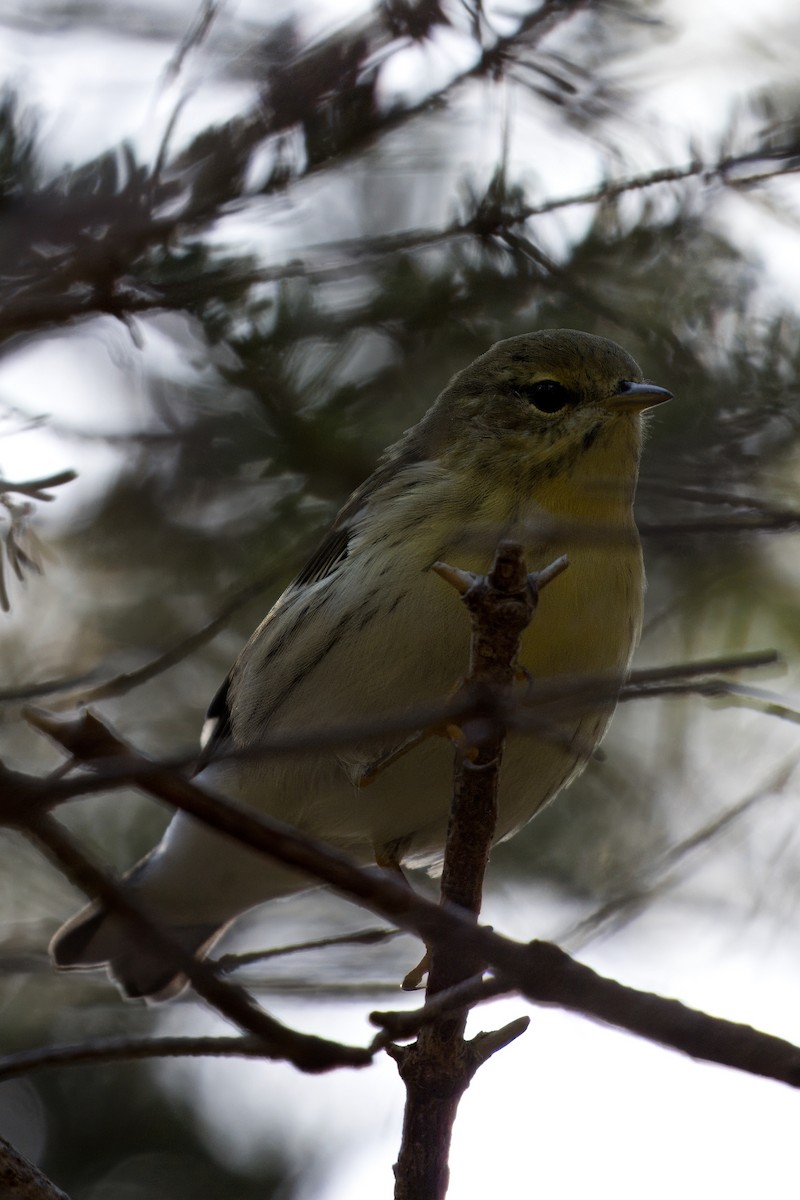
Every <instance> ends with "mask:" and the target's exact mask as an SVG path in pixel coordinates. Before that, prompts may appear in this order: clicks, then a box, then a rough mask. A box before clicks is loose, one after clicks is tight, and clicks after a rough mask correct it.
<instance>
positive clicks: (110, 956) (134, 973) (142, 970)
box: [50, 903, 226, 1001]
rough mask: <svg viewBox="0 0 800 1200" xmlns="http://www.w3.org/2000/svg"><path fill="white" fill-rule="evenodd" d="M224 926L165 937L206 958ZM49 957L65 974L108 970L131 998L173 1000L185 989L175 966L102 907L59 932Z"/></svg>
mask: <svg viewBox="0 0 800 1200" xmlns="http://www.w3.org/2000/svg"><path fill="white" fill-rule="evenodd" d="M225 928H226V926H225V925H220V926H215V925H210V924H208V925H184V926H170V927H169V929H168V930H166V932H169V935H170V937H172V938H173V939H174V940H175V941H177V942H178V943H179V944H180V945H181V946H182V947H183V949H184V950H187V951H188V952H189V953H190V954H193V955H195V956H196V957H197V958H202V957H204V956H205V955H206V954H207V953H208V952H209V950H210V949H211V947H212V946H213V945H214V943H215V942H216V941H217V939H218V938H219V937H221V936H222V934H223V933H224V931H225ZM50 956H51V958H52V960H53V962H54V964H55V965H56V966H57V967H59V968H61V969H62V970H71V971H81V970H83V971H91V970H97V969H99V968H101V967H105V968H106V971H107V972H108V975H109V977H110V978H111V979H113V981H114V982H115V983H116V984H117V986H118V987H119V988H120V989H121V991H122V992H123V993H124V994H125V995H126V996H129V997H131V998H133V997H144V998H146V999H148V1000H153V1001H155V1000H171V999H172V998H173V997H174V996H177V995H178V994H179V992H181V991H182V990H183V988H184V987H185V986H186V983H187V980H186V976H185V975H183V974H182V973H181V972H180V971H176V970H175V963H174V961H170V959H169V957H168V956H167V955H166V954H162V953H159V952H158V951H157V950H156V949H155V948H154V947H152V946H149V945H148V944H147V940H146V935H143V936H139V935H138V934H137V933H136V932H135V931H134V930H133V929H131V927H130V925H129V924H128V923H127V922H126V921H124V920H123V918H121V917H119V916H117V915H115V914H114V913H111V912H109V911H108V909H106V908H104V907H103V906H102V905H100V904H98V903H94V904H89V905H87V906H86V908H83V909H81V911H80V912H78V913H76V914H75V916H74V917H72V918H71V919H70V920H69V921H67V923H66V924H65V925H62V927H61V928H60V929H59V930H58V932H57V933H56V935H55V936H54V938H53V940H52V941H51V943H50Z"/></svg>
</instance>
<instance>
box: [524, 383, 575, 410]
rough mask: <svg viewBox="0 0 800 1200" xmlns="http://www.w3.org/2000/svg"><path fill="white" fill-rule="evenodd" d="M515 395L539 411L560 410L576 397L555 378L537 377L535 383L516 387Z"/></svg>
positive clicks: (571, 402)
mask: <svg viewBox="0 0 800 1200" xmlns="http://www.w3.org/2000/svg"><path fill="white" fill-rule="evenodd" d="M517 395H518V396H519V397H520V399H522V400H527V401H528V403H529V404H532V405H533V407H534V408H538V410H539V412H545V413H556V412H560V411H561V409H562V408H566V407H567V405H568V404H574V403H575V399H576V397H575V393H574V392H571V391H570V390H569V388H565V387H564V385H563V383H557V382H556V380H555V379H539V380H537V382H536V383H528V384H525V386H524V387H521V388H518V389H517Z"/></svg>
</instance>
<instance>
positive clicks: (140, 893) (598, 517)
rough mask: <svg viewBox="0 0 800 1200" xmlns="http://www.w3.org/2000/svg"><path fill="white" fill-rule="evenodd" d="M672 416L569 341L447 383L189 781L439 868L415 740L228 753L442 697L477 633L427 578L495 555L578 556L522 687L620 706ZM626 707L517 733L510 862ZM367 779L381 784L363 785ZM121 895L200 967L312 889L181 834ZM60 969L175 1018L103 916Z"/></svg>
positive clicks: (504, 813)
mask: <svg viewBox="0 0 800 1200" xmlns="http://www.w3.org/2000/svg"><path fill="white" fill-rule="evenodd" d="M670 397H671V394H670V392H668V391H667V390H666V389H664V388H662V387H657V386H655V385H653V384H650V383H645V382H644V381H643V375H642V372H641V371H640V369H639V367H638V366H637V364H636V363H635V362H634V360H633V359H632V358H631V357H630V355H629V354H627V353H626V352H625V351H624V350H623V349H621V348H620V347H619V346H617V345H616V344H615V343H614V342H611V341H608V340H607V339H606V338H602V337H595V336H593V335H590V334H587V333H580V332H577V331H575V330H570V329H548V330H543V331H540V332H537V333H530V334H525V335H523V336H521V337H512V338H509V339H507V340H506V341H501V342H498V343H497V344H496V345H494V346H493V347H492V348H491V349H490V350H489V351H488V352H487V353H485V354H483V355H481V357H480V358H478V359H476V360H475V362H473V363H472V364H471V365H470V366H468V367H466V368H465V369H464V370H462V371H460V372H459V373H458V374H456V375H455V376H454V377H453V378H452V379H451V381H450V383H449V384H448V386H447V387H446V388H445V390H444V391H443V392H442V393H441V395H440V396H439V398H438V399H437V400H436V402H435V403H434V404H433V406H432V407H431V408H430V409H429V410H428V412H427V413H426V414H425V415H424V416H423V417H422V419H421V420H420V421H419V422H418V423H417V424H416V425H415V426H413V428H411V429H409V430H408V431H407V432H406V433H405V434H404V435H403V436H402V437H401V438H400V440H399V441H398V442H396V443H395V444H394V445H393V446H391V447H390V448H389V449H388V450H387V451H386V453H385V454H384V456H383V457H382V459H381V460H380V462H379V464H378V466H377V468H376V470H375V471H374V472H373V474H372V475H371V476H370V477H369V478H368V479H367V480H366V482H365V483H363V484H362V485H361V487H359V488H358V489H357V490H356V491H355V492H354V493H353V495H352V496H351V497H350V499H349V500H348V501H347V503H346V504H345V506H344V507H343V508H342V510H341V512H340V513H339V515H338V516H337V518H336V520H335V522H334V524H333V526H332V528H331V530H330V532H329V533H328V534H327V536H326V537H325V538H324V539H323V541H322V542H321V543H320V545H319V547H318V548H317V550H316V551H315V553H314V554H313V555H312V556H311V558H310V559H309V561H308V563H307V564H306V566H305V567H304V568H303V569H302V570H301V572H300V574H299V575H298V576H297V578H296V579H295V580H294V582H293V583H292V584H291V585H290V586H289V587H288V588H287V589H286V591H285V592H284V593H283V595H282V596H281V597H280V599H279V600H278V601H277V602H276V603H275V604H274V605H273V607H272V609H271V610H270V611H269V612H268V614H267V616H266V617H265V618H264V620H263V621H262V623H261V625H260V626H259V627H258V629H257V630H256V631H255V633H254V634H253V636H252V637H251V638H250V641H249V642H248V643H247V645H246V646H245V648H244V649H243V651H242V652H241V654H240V656H239V658H238V660H237V662H236V663H235V665H234V666H233V668H232V670H231V672H230V674H229V676H228V678H227V680H226V681H225V683H224V685H223V687H222V688H221V689H220V691H219V692H218V693H217V695H216V696H215V698H214V700H213V701H212V704H211V707H210V709H209V716H208V721H209V725H210V735H209V737H208V738H207V742H206V750H205V756H206V765H205V766H204V767H203V769H202V770H201V772H200V774H199V776H198V782H199V783H200V784H201V785H202V784H203V783H204V782H207V783H208V784H210V785H211V786H213V787H214V788H217V789H220V790H222V791H223V792H225V793H227V794H228V795H231V796H233V797H235V798H236V799H238V800H240V801H244V802H246V803H247V804H250V805H252V806H253V807H254V808H256V809H259V810H261V811H263V812H266V813H268V814H270V815H271V816H273V817H276V818H278V819H280V820H282V821H285V822H288V823H290V824H292V825H294V826H296V827H297V828H298V829H300V830H304V831H307V832H310V833H312V834H314V835H316V836H318V837H321V838H324V839H326V840H328V841H329V842H331V843H333V844H334V845H335V846H337V847H339V848H342V849H345V850H347V851H349V852H350V853H351V854H352V855H353V857H354V858H355V859H356V860H358V861H359V862H361V863H365V864H366V863H370V862H373V863H374V862H375V861H376V860H377V861H379V862H381V863H383V864H387V863H391V864H405V865H411V866H427V867H429V868H433V869H435V867H436V864H437V862H438V861H440V860H441V855H442V850H443V844H444V838H445V831H446V826H447V818H448V811H449V804H450V793H451V775H452V763H453V751H452V747H451V746H449V745H448V744H447V742H446V740H445V739H443V738H440V737H429V738H427V739H425V740H422V741H420V743H419V745H417V747H416V748H415V749H413V750H411V751H409V752H408V753H406V754H403V755H399V756H397V757H396V759H394V761H392V753H393V751H395V750H396V749H397V748H398V745H400V744H401V743H402V741H403V740H404V736H405V735H397V736H394V737H391V738H390V737H387V738H386V739H384V742H383V744H379V745H376V743H375V741H374V740H368V739H366V738H365V740H364V743H363V745H356V746H353V745H349V746H348V747H346V748H341V749H324V750H309V751H307V752H305V753H303V754H298V755H297V756H294V755H293V756H291V757H286V756H284V755H281V756H273V757H270V756H269V755H268V754H265V755H263V756H240V757H239V758H238V759H237V758H236V756H235V755H233V756H231V755H230V754H227V756H226V757H221V756H220V751H221V750H225V751H228V750H230V748H231V747H234V748H240V749H242V748H249V747H254V746H256V745H257V744H258V743H259V742H260V741H262V740H263V739H265V738H267V737H269V736H273V735H275V734H281V733H285V732H287V731H302V730H310V729H320V728H324V727H325V725H326V724H329V725H331V724H334V723H336V724H339V723H341V722H342V721H349V722H351V723H352V722H358V720H359V719H364V720H369V719H372V718H374V717H375V716H376V715H380V714H387V713H395V712H398V711H403V710H406V711H413V710H415V709H418V708H419V707H420V706H421V705H424V704H430V703H431V702H432V701H436V700H439V699H442V698H445V697H447V696H448V695H450V694H452V692H453V690H454V688H455V687H456V686H457V685H458V682H459V680H460V679H461V678H462V676H463V674H464V672H465V669H466V664H467V659H468V647H469V637H470V629H469V622H468V619H467V614H466V613H465V612H463V611H461V610H460V606H459V602H458V597H457V596H456V594H455V592H453V590H452V589H451V588H449V587H447V586H446V584H445V583H443V581H442V580H441V579H440V578H438V577H437V575H436V574H435V573H434V572H433V571H432V570H431V567H432V565H433V564H434V563H435V562H437V561H439V560H444V561H446V562H447V563H449V564H451V565H453V566H457V567H461V568H464V569H466V570H472V571H485V570H486V569H488V567H489V565H490V563H491V559H492V555H493V549H494V547H495V545H496V544H497V542H498V541H499V540H500V539H501V538H508V537H513V538H514V539H515V540H518V541H521V542H522V544H523V545H524V547H525V549H526V553H527V556H528V566H529V569H531V570H533V569H539V568H542V567H544V566H545V565H546V564H548V563H550V562H551V561H552V560H553V559H554V558H556V557H557V556H559V555H561V554H566V555H568V558H569V567H568V569H567V570H566V571H564V572H563V573H562V574H561V575H560V576H558V577H557V578H556V579H555V580H553V582H552V583H551V584H550V585H549V586H548V587H547V588H546V589H544V590H543V591H542V593H541V596H540V599H539V605H538V609H537V611H536V613H535V614H534V618H533V620H532V622H531V624H530V626H529V627H528V629H527V630H526V632H525V634H524V635H523V639H522V645H521V651H520V655H519V666H520V667H521V668H522V669H523V671H524V672H525V673H527V674H528V676H529V677H530V679H532V680H534V681H541V680H552V679H554V678H555V679H557V678H559V677H572V676H579V675H581V674H583V673H592V674H594V673H597V672H602V673H605V674H606V675H607V676H608V677H609V679H611V680H612V681H615V682H616V684H617V685H618V684H619V682H621V681H622V679H623V678H624V676H625V674H626V672H627V670H628V667H629V664H630V660H631V656H632V654H633V651H634V649H635V647H636V644H637V642H638V638H639V633H640V628H641V619H642V598H643V590H644V571H643V564H642V554H641V547H640V543H639V537H638V533H637V530H636V526H635V523H634V518H633V511H632V504H633V498H634V491H635V486H636V480H637V474H638V468H639V458H640V452H641V445H642V418H641V414H642V412H643V411H644V410H646V409H648V408H651V407H652V406H654V405H656V404H660V403H661V402H662V401H664V400H668V399H670ZM613 693H614V689H613V687H612V688H611V689H610V690H609V691H608V692H607V693H606V694H605V695H602V696H598V698H597V699H596V701H595V702H594V703H592V704H589V705H588V706H586V707H585V708H584V709H582V710H580V711H573V712H572V713H571V714H570V713H567V715H563V714H562V716H560V717H558V718H555V725H556V730H555V734H554V731H553V730H552V729H550V730H547V731H545V730H540V731H539V733H537V734H536V735H534V736H531V735H530V734H527V733H521V732H513V733H510V734H509V735H508V738H507V741H506V749H505V756H504V760H503V767H502V772H501V777H500V790H499V798H498V808H499V815H498V823H497V839H498V840H500V839H504V838H507V837H509V836H510V835H511V834H513V833H514V832H515V831H517V830H518V829H520V828H521V827H522V826H523V825H525V824H526V823H527V822H528V821H529V820H530V818H531V817H533V816H534V814H535V813H537V812H538V811H539V810H540V809H541V808H542V807H543V805H545V804H547V803H548V802H549V801H550V800H552V799H553V797H554V796H555V795H556V794H557V793H558V792H559V791H560V790H561V788H563V787H564V786H565V785H566V784H567V783H568V782H569V781H570V780H571V779H573V778H574V777H575V776H576V775H577V774H579V772H580V771H581V770H582V769H583V767H584V766H585V764H586V761H587V759H588V758H589V757H590V755H591V754H592V752H593V751H594V749H595V747H596V746H597V745H598V744H599V742H600V740H601V738H602V737H603V735H604V733H605V730H606V727H607V725H608V722H609V720H610V717H611V714H612V710H613V707H614V694H613ZM376 760H377V761H380V760H385V761H386V764H387V765H386V766H385V768H384V769H383V770H380V771H379V772H377V775H376V777H375V778H374V780H373V781H372V782H371V784H370V785H369V786H367V787H362V786H361V784H363V783H364V780H365V775H366V774H367V773H368V772H369V771H370V770H371V768H372V765H373V764H374V763H375V761H376ZM123 886H124V887H125V888H126V889H128V890H129V894H130V896H131V897H132V898H133V899H138V900H139V901H140V902H141V904H142V906H143V907H145V908H146V909H147V911H148V912H151V913H155V914H157V915H158V916H159V918H160V920H161V921H162V922H163V924H164V926H165V927H166V928H167V929H168V930H169V931H170V932H171V933H172V935H173V936H174V937H176V938H177V939H179V940H180V942H181V944H182V945H183V946H185V947H186V948H187V949H189V950H190V951H191V952H193V953H196V954H198V955H204V954H206V953H208V951H209V949H210V948H211V947H212V946H213V945H214V943H215V942H216V941H217V939H218V937H219V936H220V934H221V933H222V932H223V931H224V930H225V929H226V928H227V927H228V925H229V924H230V923H231V921H233V920H234V919H235V918H236V917H237V916H238V915H240V914H241V913H242V912H244V911H246V910H248V909H250V908H252V907H253V906H255V905H257V904H261V903H263V902H264V901H267V900H271V899H274V898H276V897H279V896H284V895H287V894H290V893H293V892H296V891H299V890H301V889H303V888H307V887H308V886H310V881H309V880H308V879H307V878H305V877H302V876H301V875H299V874H297V873H294V872H292V871H291V870H289V869H287V868H285V867H283V866H281V865H280V864H278V863H277V862H272V861H270V860H268V859H266V858H264V857H263V856H261V855H258V854H256V853H255V852H254V851H251V850H248V849H246V848H244V847H242V846H241V845H240V844H238V843H236V842H235V841H233V840H232V839H229V838H227V837H225V836H223V835H220V834H218V833H214V832H213V831H211V830H210V829H209V828H207V827H206V826H204V825H202V824H201V823H199V822H197V821H195V820H194V819H193V818H191V817H188V816H186V815H184V814H182V813H178V814H177V815H176V816H175V817H174V818H173V820H172V823H171V824H170V826H169V829H168V830H167V832H166V834H165V836H164V838H163V840H162V841H161V843H160V844H159V845H158V846H157V847H156V848H155V849H154V850H153V851H151V852H150V854H148V855H147V856H146V857H145V858H144V859H143V860H142V861H141V862H140V863H139V864H138V865H137V866H136V867H134V868H133V869H132V871H130V872H129V874H128V875H127V876H126V878H125V882H124V885H123ZM51 953H52V957H53V960H54V962H55V964H56V965H57V966H58V967H64V968H94V967H98V966H106V967H107V969H108V971H109V974H110V975H111V976H112V978H113V979H115V980H116V982H117V983H118V984H119V986H120V987H121V989H122V990H123V992H124V993H125V994H126V995H128V996H146V997H151V998H152V997H155V998H159V999H161V998H167V997H169V996H170V995H172V994H175V993H176V992H177V991H178V990H180V988H181V986H182V984H183V982H184V981H183V980H182V979H181V977H180V976H178V975H176V974H175V970H174V967H172V966H171V965H170V964H168V963H165V962H164V960H163V958H160V957H159V956H158V955H156V954H154V953H151V952H149V951H148V949H147V948H146V947H145V946H144V945H143V944H142V942H141V940H140V939H137V938H134V937H133V936H132V935H131V934H130V933H129V931H128V928H127V926H126V925H125V923H124V921H123V920H122V919H121V918H119V917H118V916H114V915H113V914H110V913H108V912H107V911H106V910H104V909H103V908H102V907H101V906H100V905H98V904H91V905H89V906H88V907H87V908H85V909H83V910H82V911H81V912H80V913H78V914H77V915H76V916H75V917H73V918H72V920H70V921H69V922H67V924H66V925H64V926H63V928H62V929H61V930H60V931H59V932H58V933H57V934H56V936H55V937H54V939H53V942H52V944H51Z"/></svg>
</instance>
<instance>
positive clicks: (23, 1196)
mask: <svg viewBox="0 0 800 1200" xmlns="http://www.w3.org/2000/svg"><path fill="white" fill-rule="evenodd" d="M0 1185H2V1189H3V1192H2V1194H3V1200H69V1197H68V1196H67V1194H66V1192H62V1191H61V1188H57V1187H56V1186H55V1184H54V1183H51V1182H50V1180H49V1179H48V1178H47V1176H46V1175H43V1174H42V1172H41V1171H40V1170H39V1168H38V1167H35V1166H34V1165H33V1163H30V1162H28V1160H27V1158H23V1157H22V1155H21V1154H20V1153H19V1151H18V1150H15V1149H14V1147H13V1146H12V1145H11V1143H10V1142H7V1141H6V1139H5V1138H4V1137H0Z"/></svg>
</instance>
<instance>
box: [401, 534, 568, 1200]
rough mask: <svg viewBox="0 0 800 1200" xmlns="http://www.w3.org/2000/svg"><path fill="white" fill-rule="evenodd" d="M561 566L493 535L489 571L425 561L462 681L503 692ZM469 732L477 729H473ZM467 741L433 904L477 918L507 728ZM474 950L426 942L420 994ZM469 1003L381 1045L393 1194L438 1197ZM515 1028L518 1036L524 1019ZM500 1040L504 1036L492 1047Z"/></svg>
mask: <svg viewBox="0 0 800 1200" xmlns="http://www.w3.org/2000/svg"><path fill="white" fill-rule="evenodd" d="M566 567H567V560H566V558H562V559H559V560H558V561H557V562H556V563H554V564H553V565H552V566H551V567H549V568H546V569H545V570H544V571H541V572H539V573H538V574H535V575H528V573H527V568H526V565H525V557H524V553H523V550H522V547H521V546H519V545H515V544H511V543H501V545H500V546H499V547H498V550H497V553H496V554H495V558H494V562H493V564H492V568H491V571H490V572H489V574H488V575H486V576H472V575H468V574H466V573H465V572H463V571H459V570H456V569H455V568H453V567H450V566H445V565H444V564H442V563H436V564H435V565H434V570H435V571H436V572H437V573H438V574H439V575H441V576H442V578H443V579H444V580H445V581H446V582H448V583H451V584H452V585H453V586H454V587H456V589H457V590H458V591H459V592H460V593H461V598H462V600H463V602H464V604H465V605H466V606H467V609H468V610H469V615H470V620H471V622H472V638H471V642H470V655H469V667H468V670H467V677H466V682H465V685H464V688H465V690H467V691H469V690H470V689H472V688H480V687H491V688H495V689H498V690H503V691H506V692H508V691H509V690H510V688H511V685H512V683H513V681H514V675H515V672H516V670H517V655H518V653H519V648H520V640H521V638H522V634H523V632H524V631H525V629H526V627H527V625H528V624H529V622H530V620H531V617H532V616H533V613H534V610H535V608H536V602H537V599H538V592H539V588H540V587H543V586H545V584H547V583H549V582H550V580H551V579H553V578H555V576H556V575H558V574H560V573H561V571H563V570H564V569H565V568H566ZM476 735H477V736H476ZM461 736H462V738H463V739H466V741H467V742H469V741H470V740H472V739H475V742H476V744H475V745H474V747H472V748H471V749H467V750H465V748H464V746H461V747H460V748H457V750H456V763H455V779H454V786H453V800H452V804H451V807H450V818H449V822H448V827H447V839H446V842H445V850H444V866H443V870H442V882H441V898H442V903H443V904H447V905H457V906H458V908H459V910H461V911H462V912H464V913H470V914H474V917H475V919H477V916H478V914H479V913H480V909H481V900H482V895H483V878H484V874H485V872H486V867H487V864H488V862H489V851H490V850H491V846H492V842H493V841H494V834H495V827H496V824H497V789H498V784H499V778H500V767H501V763H502V759H503V750H504V746H505V736H506V730H505V726H504V725H502V724H495V725H489V726H488V727H486V726H484V727H483V728H482V729H480V728H478V727H475V725H474V724H467V725H466V728H465V729H464V730H463V731H462V734H461ZM481 967H482V961H481V958H480V957H479V956H478V957H476V956H475V955H474V954H470V953H466V954H465V953H464V949H463V947H458V946H455V945H452V944H450V943H449V942H447V941H442V942H439V943H438V944H436V945H435V946H434V947H433V948H432V950H431V951H430V972H429V977H428V992H427V995H428V997H430V998H432V999H434V998H435V997H436V996H437V994H439V993H441V992H443V991H445V990H446V989H448V988H452V987H453V986H455V985H457V984H459V983H461V982H462V981H463V980H465V979H468V978H469V977H470V976H471V975H473V974H474V973H475V972H476V971H479V970H480V969H481ZM468 1011H469V1010H468V1008H467V1007H463V1008H460V1009H456V1010H454V1011H448V1012H447V1013H445V1014H443V1015H442V1016H440V1017H438V1018H436V1019H434V1020H432V1021H431V1022H429V1023H426V1024H425V1025H424V1026H423V1027H422V1029H421V1031H420V1034H419V1037H418V1038H417V1041H416V1042H414V1043H413V1044H412V1045H411V1046H406V1047H400V1046H389V1047H388V1050H389V1053H390V1054H391V1056H392V1057H393V1058H394V1059H395V1061H396V1062H397V1066H398V1069H399V1071H400V1075H401V1078H402V1080H403V1083H404V1084H405V1086H406V1107H405V1115H404V1118H403V1136H402V1142H401V1146H400V1153H399V1156H398V1160H397V1163H396V1165H395V1197H396V1200H441V1198H442V1197H444V1195H445V1193H446V1191H447V1183H448V1178H449V1167H448V1162H449V1157H450V1141H451V1137H452V1130H453V1123H454V1121H455V1117H456V1112H457V1110H458V1105H459V1102H460V1100H461V1096H462V1095H463V1093H464V1091H465V1090H466V1088H467V1087H468V1086H469V1084H470V1081H471V1080H472V1077H473V1075H474V1074H475V1071H476V1070H477V1069H478V1067H479V1066H480V1065H481V1063H482V1062H483V1061H484V1060H485V1058H486V1057H487V1053H486V1052H487V1043H486V1041H485V1040H484V1039H483V1038H481V1039H480V1040H478V1039H476V1040H474V1041H471V1042H468V1041H465V1039H464V1029H465V1026H466V1021H467V1014H468ZM527 1023H528V1022H527V1019H526V1020H525V1021H524V1022H523V1024H522V1026H520V1027H517V1028H515V1032H514V1034H513V1036H518V1035H519V1034H520V1033H522V1032H523V1029H524V1028H525V1026H527ZM505 1044H507V1038H506V1036H505V1035H503V1036H502V1037H501V1038H500V1040H499V1041H498V1042H497V1044H496V1045H495V1046H494V1047H493V1048H496V1049H499V1048H500V1046H501V1045H505Z"/></svg>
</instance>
